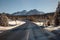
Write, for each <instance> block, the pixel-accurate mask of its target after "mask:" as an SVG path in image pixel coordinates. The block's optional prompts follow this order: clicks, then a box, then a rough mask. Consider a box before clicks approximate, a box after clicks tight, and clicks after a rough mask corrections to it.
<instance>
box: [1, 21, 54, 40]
mask: <svg viewBox="0 0 60 40" xmlns="http://www.w3.org/2000/svg"><path fill="white" fill-rule="evenodd" d="M54 36H55V35H54V34H52V33H50V32H48V31H46V30H44V29H43V28H42V27H40V26H37V25H36V24H34V23H32V22H30V21H27V22H26V23H25V24H23V25H21V26H18V27H17V28H14V29H11V30H8V31H6V32H3V33H2V34H0V40H52V39H50V38H54Z"/></svg>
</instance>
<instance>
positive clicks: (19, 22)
mask: <svg viewBox="0 0 60 40" xmlns="http://www.w3.org/2000/svg"><path fill="white" fill-rule="evenodd" d="M16 22H17V25H16ZM16 22H15V21H9V24H11V25H14V26H7V27H4V26H0V33H2V32H3V31H6V30H10V29H12V28H15V27H18V26H20V25H22V24H24V23H25V22H24V21H18V20H16Z"/></svg>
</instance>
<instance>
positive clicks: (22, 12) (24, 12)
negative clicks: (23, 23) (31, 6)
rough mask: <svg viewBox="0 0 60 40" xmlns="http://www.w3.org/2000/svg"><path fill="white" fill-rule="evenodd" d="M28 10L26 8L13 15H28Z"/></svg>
mask: <svg viewBox="0 0 60 40" xmlns="http://www.w3.org/2000/svg"><path fill="white" fill-rule="evenodd" d="M26 13H27V11H26V10H23V11H21V12H15V13H13V15H26Z"/></svg>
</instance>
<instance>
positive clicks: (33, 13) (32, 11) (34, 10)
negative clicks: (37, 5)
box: [26, 9, 44, 15]
mask: <svg viewBox="0 0 60 40" xmlns="http://www.w3.org/2000/svg"><path fill="white" fill-rule="evenodd" d="M26 14H27V15H40V14H44V12H40V11H38V10H36V9H33V10H30V11H29V12H27V13H26Z"/></svg>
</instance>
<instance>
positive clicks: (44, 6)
mask: <svg viewBox="0 0 60 40" xmlns="http://www.w3.org/2000/svg"><path fill="white" fill-rule="evenodd" d="M57 4H58V0H0V13H1V12H6V13H14V12H17V11H22V10H27V11H29V10H31V9H37V10H39V11H43V12H46V13H47V12H54V11H55V10H56V7H57Z"/></svg>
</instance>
